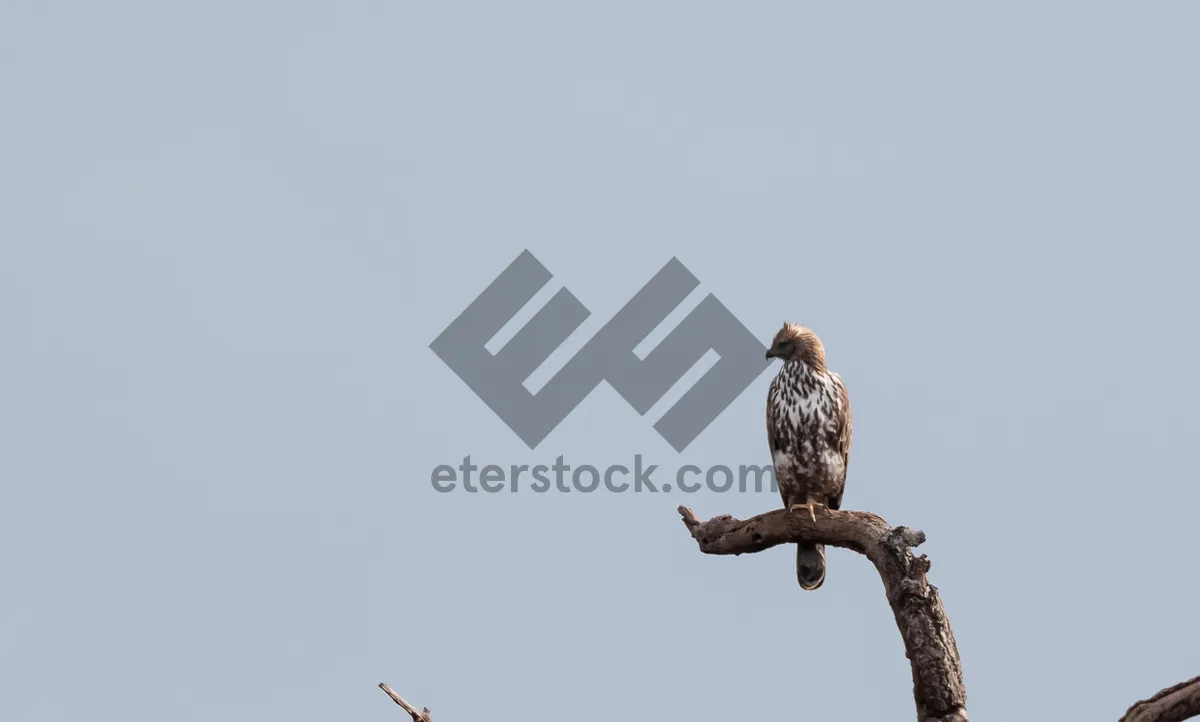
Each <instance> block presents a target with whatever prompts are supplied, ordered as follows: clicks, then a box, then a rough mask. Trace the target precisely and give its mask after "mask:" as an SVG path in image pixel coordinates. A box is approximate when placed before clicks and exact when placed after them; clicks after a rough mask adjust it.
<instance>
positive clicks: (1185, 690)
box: [1119, 677, 1200, 722]
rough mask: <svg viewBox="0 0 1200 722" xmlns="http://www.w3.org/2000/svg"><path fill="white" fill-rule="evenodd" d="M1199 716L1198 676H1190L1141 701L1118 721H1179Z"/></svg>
mask: <svg viewBox="0 0 1200 722" xmlns="http://www.w3.org/2000/svg"><path fill="white" fill-rule="evenodd" d="M1197 716H1200V677H1192V678H1191V679H1189V680H1188V681H1186V682H1180V683H1179V684H1177V685H1175V686H1173V687H1167V688H1166V689H1164V690H1162V691H1161V692H1159V693H1158V694H1156V695H1154V696H1153V697H1151V698H1149V699H1144V700H1142V701H1141V702H1135V703H1134V704H1133V706H1132V707H1130V708H1129V711H1127V712H1126V713H1125V716H1124V717H1122V718H1121V719H1120V720H1119V722H1181V721H1182V720H1185V719H1191V718H1192V717H1197Z"/></svg>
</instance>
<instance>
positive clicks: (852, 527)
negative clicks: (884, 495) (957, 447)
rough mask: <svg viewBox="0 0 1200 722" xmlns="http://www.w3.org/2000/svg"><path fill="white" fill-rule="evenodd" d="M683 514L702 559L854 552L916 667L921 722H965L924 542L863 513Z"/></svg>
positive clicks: (954, 651)
mask: <svg viewBox="0 0 1200 722" xmlns="http://www.w3.org/2000/svg"><path fill="white" fill-rule="evenodd" d="M679 514H680V515H681V516H682V517H683V523H684V524H686V525H687V527H688V530H689V531H690V532H691V534H692V537H693V538H694V539H695V540H696V541H697V542H698V543H699V545H700V551H702V552H704V553H705V554H751V553H754V552H760V551H763V550H764V549H770V548H771V547H774V546H778V545H779V544H788V543H795V542H801V541H806V542H816V543H818V544H826V545H829V546H835V547H842V548H844V549H851V550H853V551H856V552H858V553H860V554H862V555H864V556H866V557H867V559H869V560H871V563H872V564H874V565H875V568H876V570H878V571H879V576H880V578H881V579H882V580H883V586H884V590H885V591H886V593H887V599H888V603H889V604H890V605H891V607H892V613H893V614H894V615H895V617H896V626H898V627H899V628H900V636H901V637H903V638H904V650H905V656H907V657H908V659H909V662H910V664H911V666H912V675H913V698H914V699H915V701H916V705H917V720H918V722H968V720H967V691H966V687H965V686H964V685H963V676H962V663H961V662H960V661H959V658H958V647H957V645H956V644H955V642H954V633H953V632H952V631H951V630H950V621H949V620H948V619H947V618H946V612H945V610H944V609H943V608H942V600H941V598H940V597H939V596H938V592H937V588H936V587H934V586H933V585H932V584H930V583H929V581H928V580H927V579H926V578H925V573H926V572H928V571H929V558H928V557H926V556H925V555H924V554H922V555H921V556H919V557H918V556H914V555H913V553H912V547H915V546H918V545H919V544H921V543H923V542H924V541H925V535H924V534H923V533H922V532H920V531H918V530H916V529H909V528H907V527H903V526H898V527H892V526H890V525H889V524H888V523H887V522H885V521H884V520H883V519H881V518H879V517H878V516H875V515H874V514H869V513H866V512H861V511H832V510H829V509H824V510H823V511H822V513H820V514H818V515H817V520H816V521H815V522H814V521H813V520H812V519H811V518H810V517H809V516H808V515H807V514H800V513H796V512H788V511H786V510H784V509H779V510H776V511H771V512H768V513H766V514H760V515H758V516H756V517H752V518H750V519H746V520H745V521H741V520H738V519H734V518H733V517H731V516H729V515H724V516H718V517H716V518H714V519H710V520H709V521H707V522H701V521H700V519H699V518H698V517H697V516H696V515H695V514H694V513H693V512H692V510H691V509H689V508H687V507H685V506H681V507H679Z"/></svg>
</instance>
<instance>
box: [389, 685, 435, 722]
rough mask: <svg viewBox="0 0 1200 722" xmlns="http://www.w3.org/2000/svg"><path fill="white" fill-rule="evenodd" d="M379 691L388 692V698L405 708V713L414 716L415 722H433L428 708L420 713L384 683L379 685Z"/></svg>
mask: <svg viewBox="0 0 1200 722" xmlns="http://www.w3.org/2000/svg"><path fill="white" fill-rule="evenodd" d="M379 689H382V690H383V691H384V692H387V696H389V697H391V698H392V701H393V702H395V703H396V704H398V705H400V706H401V707H403V708H404V711H405V712H407V713H409V714H410V715H412V718H413V722H433V713H432V712H430V711H429V708H428V707H426V708H425V709H423V710H421V711H420V712H418V711H417V708H416V707H413V706H412V705H411V704H409V703H408V702H405V701H404V698H403V697H401V696H400V695H398V694H396V693H395V692H393V691H392V688H391V687H389V686H387V685H386V684H384V683H383V682H380V683H379Z"/></svg>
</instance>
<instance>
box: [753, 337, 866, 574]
mask: <svg viewBox="0 0 1200 722" xmlns="http://www.w3.org/2000/svg"><path fill="white" fill-rule="evenodd" d="M767 358H778V359H782V360H783V367H782V368H780V369H779V374H778V375H776V376H775V379H774V380H773V381H771V390H770V391H769V392H767V442H768V443H769V444H770V446H771V460H772V462H773V463H774V464H775V478H776V480H777V482H778V483H779V493H780V495H781V496H782V497H783V506H784V508H785V509H788V510H792V509H795V508H797V507H799V508H804V509H807V510H808V513H809V514H810V515H812V519H813V521H816V519H817V515H816V511H815V507H817V506H826V507H828V508H830V509H837V508H839V507H840V506H841V505H842V491H843V489H845V487H846V466H847V465H848V464H849V461H850V397H849V395H847V393H846V385H845V384H843V383H842V379H841V377H840V376H838V375H837V374H835V373H833V372H832V371H830V370H829V369H828V368H826V367H825V347H824V346H822V345H821V339H819V338H817V335H816V334H815V333H813V332H812V331H811V330H809V329H807V328H805V327H803V326H800V325H798V324H794V323H785V324H784V325H783V328H782V329H780V330H779V333H777V334H775V340H774V341H772V342H771V349H770V350H769V351H767ZM799 547H800V548H799V549H797V550H796V577H797V579H799V580H800V586H801V587H803V588H804V589H818V588H819V587H820V586H821V584H823V583H824V582H825V545H823V544H800V545H799Z"/></svg>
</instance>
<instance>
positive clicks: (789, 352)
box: [767, 321, 825, 371]
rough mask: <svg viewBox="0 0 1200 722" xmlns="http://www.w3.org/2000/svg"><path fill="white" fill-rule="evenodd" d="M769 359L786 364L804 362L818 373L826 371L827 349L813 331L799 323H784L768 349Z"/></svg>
mask: <svg viewBox="0 0 1200 722" xmlns="http://www.w3.org/2000/svg"><path fill="white" fill-rule="evenodd" d="M767 358H769V359H771V358H777V359H782V360H783V362H784V363H787V362H789V361H803V362H804V363H806V364H808V365H809V366H811V367H813V368H814V369H816V370H818V371H824V370H825V347H824V346H823V345H821V339H819V338H817V334H815V333H813V331H812V329H810V328H805V327H804V326H801V325H800V324H798V323H787V322H786V321H785V322H784V324H783V328H781V329H779V333H777V334H775V339H774V340H773V341H771V348H769V349H767Z"/></svg>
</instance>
